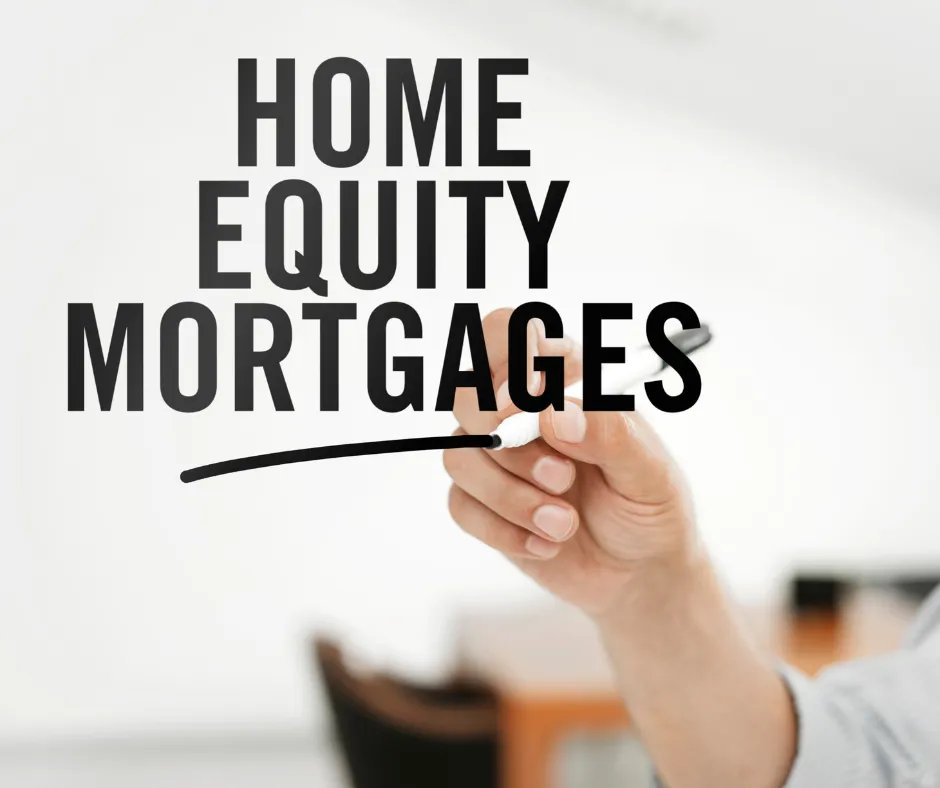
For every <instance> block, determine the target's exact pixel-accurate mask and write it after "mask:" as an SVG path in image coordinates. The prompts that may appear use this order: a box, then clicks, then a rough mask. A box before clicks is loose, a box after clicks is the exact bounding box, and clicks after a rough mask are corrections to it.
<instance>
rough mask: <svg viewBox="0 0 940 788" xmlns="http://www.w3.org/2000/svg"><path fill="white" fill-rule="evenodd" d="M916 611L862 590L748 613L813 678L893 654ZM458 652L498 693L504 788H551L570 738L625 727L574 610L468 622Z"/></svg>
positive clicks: (757, 630) (602, 665)
mask: <svg viewBox="0 0 940 788" xmlns="http://www.w3.org/2000/svg"><path fill="white" fill-rule="evenodd" d="M914 609H915V608H914V606H913V605H912V604H910V603H907V602H906V601H904V600H902V599H900V598H898V597H896V596H892V595H887V594H885V593H883V592H859V593H856V594H855V595H853V597H852V598H851V599H850V600H849V601H848V602H847V603H846V604H845V605H844V606H843V608H842V610H841V612H840V614H838V615H827V614H813V615H806V616H801V617H792V616H788V615H787V614H786V613H784V612H782V611H780V610H773V609H766V608H765V609H745V610H744V611H743V615H744V617H745V620H746V621H747V623H748V625H749V626H750V627H751V631H752V632H753V634H754V637H755V638H757V640H758V642H760V643H762V644H763V645H764V646H765V647H766V648H768V649H771V650H772V651H773V652H774V653H776V654H777V655H778V656H780V657H781V658H782V659H783V660H785V661H786V662H788V663H789V664H791V665H793V666H795V667H797V668H799V669H800V670H802V671H804V672H806V673H808V674H810V675H812V674H815V673H817V672H818V671H819V670H821V669H822V668H824V667H826V666H827V665H830V664H832V663H835V662H840V661H843V660H847V659H853V658H857V657H862V656H867V655H871V654H875V653H879V652H883V651H889V650H891V649H893V648H895V647H896V646H897V645H898V644H899V643H900V641H901V639H902V637H903V634H904V631H905V630H906V629H907V627H908V625H909V624H910V621H911V619H912V617H913V613H914ZM457 650H458V651H457V653H458V661H459V666H460V670H461V671H462V672H464V673H467V674H469V675H471V676H474V677H476V678H481V679H484V680H486V681H488V682H489V683H491V684H492V686H493V687H495V689H496V691H497V693H498V698H499V700H498V703H499V730H500V733H499V735H500V751H501V755H500V759H501V765H500V772H501V783H500V788H552V786H551V774H552V764H553V760H554V754H555V751H556V748H557V745H558V744H559V743H560V741H561V740H562V739H564V737H565V736H566V735H568V734H572V733H580V732H592V731H594V732H597V731H614V730H623V729H625V728H628V727H629V716H628V713H627V710H626V709H625V708H624V706H623V704H622V702H621V699H620V697H619V696H618V694H617V691H616V688H615V685H614V678H613V673H612V671H611V669H610V667H609V665H608V663H607V660H606V657H605V655H604V652H603V649H602V647H601V644H600V640H599V638H598V635H597V633H596V632H595V630H594V628H593V625H592V624H591V623H590V622H589V621H588V620H587V619H586V618H584V617H583V616H582V615H581V614H580V613H579V612H577V611H575V610H573V609H571V608H568V607H565V606H562V605H548V606H546V607H544V608H540V609H537V610H526V611H515V612H510V613H506V612H505V611H503V612H493V611H490V612H477V613H474V614H472V615H465V616H463V617H462V618H461V619H459V621H458V622H457Z"/></svg>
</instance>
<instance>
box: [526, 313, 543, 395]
mask: <svg viewBox="0 0 940 788" xmlns="http://www.w3.org/2000/svg"><path fill="white" fill-rule="evenodd" d="M540 331H542V332H544V331H545V326H544V325H542V321H541V320H533V321H532V322H531V323H529V332H528V347H526V351H527V353H528V363H529V366H530V367H531V369H530V371H529V382H528V384H527V385H526V388H527V389H528V392H529V393H530V394H531V395H532V396H533V397H534V396H536V395H537V394H538V393H539V391H540V390H541V388H542V373H541V372H539V371H538V370H537V369H536V368H535V357H536V356H537V355H538V353H539V336H544V333H543V334H540V333H539V332H540Z"/></svg>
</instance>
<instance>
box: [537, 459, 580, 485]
mask: <svg viewBox="0 0 940 788" xmlns="http://www.w3.org/2000/svg"><path fill="white" fill-rule="evenodd" d="M573 477H574V465H573V464H572V463H570V462H568V461H567V460H563V459H561V458H560V457H542V459H540V460H539V461H538V462H537V463H535V465H534V466H533V468H532V478H533V479H535V481H536V482H538V483H539V484H540V485H542V487H544V488H545V489H546V490H548V491H549V492H553V493H563V492H564V491H565V490H567V489H568V488H569V487H570V486H571V480H572V478H573Z"/></svg>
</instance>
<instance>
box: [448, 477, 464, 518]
mask: <svg viewBox="0 0 940 788" xmlns="http://www.w3.org/2000/svg"><path fill="white" fill-rule="evenodd" d="M447 510H448V511H449V512H450V516H451V517H452V518H454V520H455V521H456V522H457V523H458V525H459V524H460V519H461V516H462V514H463V512H464V511H465V510H466V499H465V497H464V493H463V491H462V490H461V489H460V488H459V487H458V486H457V485H456V484H452V485H451V486H450V491H449V492H448V494H447Z"/></svg>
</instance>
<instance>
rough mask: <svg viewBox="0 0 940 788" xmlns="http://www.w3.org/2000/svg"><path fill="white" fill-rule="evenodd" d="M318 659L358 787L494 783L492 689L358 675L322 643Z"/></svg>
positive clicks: (460, 787)
mask: <svg viewBox="0 0 940 788" xmlns="http://www.w3.org/2000/svg"><path fill="white" fill-rule="evenodd" d="M314 655H315V660H316V662H317V664H318V666H319V669H320V673H321V676H322V678H323V684H324V687H325V689H326V695H327V698H328V700H329V703H330V706H331V708H332V711H333V718H334V723H335V730H336V733H337V737H338V739H339V744H340V746H341V748H342V750H343V755H344V758H345V761H346V766H347V769H348V771H349V775H350V777H351V779H352V783H353V785H354V786H355V788H493V786H495V785H496V782H497V776H496V769H497V735H496V734H497V717H496V698H495V696H494V694H493V693H492V692H491V691H490V690H488V689H487V688H486V687H483V686H480V685H475V684H469V683H465V682H454V683H452V684H449V685H447V686H441V687H425V686H419V685H415V684H410V683H407V682H402V681H399V680H397V679H394V678H391V677H389V676H384V675H380V676H370V677H367V678H363V677H357V676H355V675H353V674H352V673H351V672H350V671H349V669H348V668H347V666H346V664H345V662H344V660H343V656H342V653H341V651H340V649H339V648H338V647H337V646H336V645H335V644H333V643H331V642H329V641H327V640H323V639H319V638H318V639H315V640H314Z"/></svg>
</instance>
